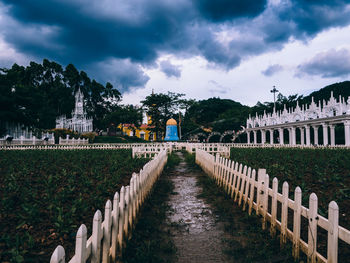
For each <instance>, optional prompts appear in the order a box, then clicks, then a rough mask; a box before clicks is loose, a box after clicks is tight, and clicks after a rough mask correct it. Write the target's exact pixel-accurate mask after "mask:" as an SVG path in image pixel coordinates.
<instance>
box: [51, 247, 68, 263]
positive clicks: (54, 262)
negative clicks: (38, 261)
mask: <svg viewBox="0 0 350 263" xmlns="http://www.w3.org/2000/svg"><path fill="white" fill-rule="evenodd" d="M65 262H66V253H65V252H64V248H63V247H62V246H57V247H56V249H55V251H54V252H53V254H52V256H51V259H50V263H65Z"/></svg>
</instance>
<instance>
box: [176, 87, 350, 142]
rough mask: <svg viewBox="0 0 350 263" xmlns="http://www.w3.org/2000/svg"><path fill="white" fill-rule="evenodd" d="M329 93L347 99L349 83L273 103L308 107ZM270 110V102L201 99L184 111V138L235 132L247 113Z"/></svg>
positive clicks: (349, 93) (277, 106)
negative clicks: (252, 104)
mask: <svg viewBox="0 0 350 263" xmlns="http://www.w3.org/2000/svg"><path fill="white" fill-rule="evenodd" d="M331 91H333V96H334V97H335V98H336V99H338V98H339V95H341V96H342V97H345V100H347V98H348V96H350V81H344V82H340V83H335V84H332V85H329V86H326V87H324V88H322V89H320V90H318V91H314V92H312V93H311V94H309V95H307V96H305V97H304V96H303V95H298V94H295V95H290V96H288V97H285V96H283V95H282V94H279V95H278V97H277V101H276V108H277V110H282V109H283V105H284V104H286V105H287V107H295V106H296V104H297V101H298V102H299V105H301V104H310V103H311V100H312V97H314V101H315V102H317V101H319V100H321V101H322V100H328V99H329V98H330V96H331ZM272 110H273V102H264V103H261V102H258V103H257V104H256V105H255V106H253V107H249V106H245V105H242V104H241V103H239V102H236V101H233V100H229V99H220V98H210V99H207V100H200V101H197V102H195V103H194V104H193V105H192V106H191V107H190V108H189V109H187V111H186V115H185V119H184V122H183V125H182V129H183V135H184V136H189V135H191V134H195V133H199V132H203V133H209V132H211V131H217V132H221V133H222V132H224V131H227V130H235V131H238V130H240V129H241V128H240V127H241V126H245V124H246V120H247V118H248V116H249V114H251V115H252V116H254V115H255V114H256V112H257V113H258V114H263V113H264V111H266V112H272Z"/></svg>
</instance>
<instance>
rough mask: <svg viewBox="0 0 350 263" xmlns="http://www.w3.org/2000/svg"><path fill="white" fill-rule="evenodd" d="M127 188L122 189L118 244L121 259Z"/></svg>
mask: <svg viewBox="0 0 350 263" xmlns="http://www.w3.org/2000/svg"><path fill="white" fill-rule="evenodd" d="M124 208H125V188H124V186H122V188H121V189H120V202H119V223H118V244H119V253H120V255H119V256H120V257H121V256H122V252H123V233H124V211H125V209H124Z"/></svg>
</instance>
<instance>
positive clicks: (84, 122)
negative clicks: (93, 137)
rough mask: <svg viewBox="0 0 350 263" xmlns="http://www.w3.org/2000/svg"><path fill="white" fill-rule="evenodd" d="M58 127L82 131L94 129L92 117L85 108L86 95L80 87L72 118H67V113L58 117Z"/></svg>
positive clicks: (76, 95)
mask: <svg viewBox="0 0 350 263" xmlns="http://www.w3.org/2000/svg"><path fill="white" fill-rule="evenodd" d="M56 128H66V129H70V130H73V131H77V132H80V133H83V132H91V131H92V130H93V126H92V118H88V117H87V114H86V111H85V110H84V95H83V93H82V92H81V90H80V89H79V90H78V91H77V93H75V108H74V110H73V111H72V118H71V119H67V118H66V116H65V115H63V116H60V117H58V118H57V119H56Z"/></svg>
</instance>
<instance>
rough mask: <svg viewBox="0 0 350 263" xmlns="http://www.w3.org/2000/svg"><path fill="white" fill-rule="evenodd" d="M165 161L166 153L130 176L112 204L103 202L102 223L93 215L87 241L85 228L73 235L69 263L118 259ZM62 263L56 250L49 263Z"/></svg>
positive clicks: (99, 215)
mask: <svg viewBox="0 0 350 263" xmlns="http://www.w3.org/2000/svg"><path fill="white" fill-rule="evenodd" d="M167 158H168V155H167V152H166V151H162V152H160V153H159V154H158V155H157V156H156V157H155V158H154V159H153V160H151V161H150V162H148V163H147V164H145V166H144V167H143V169H142V170H141V171H140V173H139V174H136V173H134V174H133V175H132V178H131V180H130V185H128V186H126V187H124V186H123V187H122V188H121V190H120V193H118V192H116V193H115V195H114V199H113V203H112V202H111V201H110V200H108V201H107V202H106V206H105V212H104V220H103V221H102V213H101V212H100V211H99V210H97V211H96V213H95V215H94V218H93V223H92V235H91V236H90V237H89V238H88V234H87V229H86V226H85V225H84V224H82V225H81V226H80V228H79V230H78V232H77V235H76V243H75V255H74V256H73V257H72V258H71V259H70V260H69V261H68V262H69V263H83V262H87V261H89V262H93V263H98V262H116V261H117V260H118V259H120V257H121V254H122V251H123V248H124V247H125V240H126V239H128V238H129V237H130V235H131V230H132V229H133V227H134V225H135V221H136V220H137V214H138V211H139V209H140V206H141V205H142V204H143V202H144V201H145V198H146V197H147V196H148V194H149V193H150V191H151V189H152V186H153V185H154V183H155V182H156V180H157V179H158V177H159V175H160V174H161V172H162V170H163V168H164V166H165V164H166V162H167ZM65 262H66V261H65V251H64V248H63V247H62V246H58V247H57V248H56V249H55V251H54V252H53V254H52V256H51V260H50V263H65Z"/></svg>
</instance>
